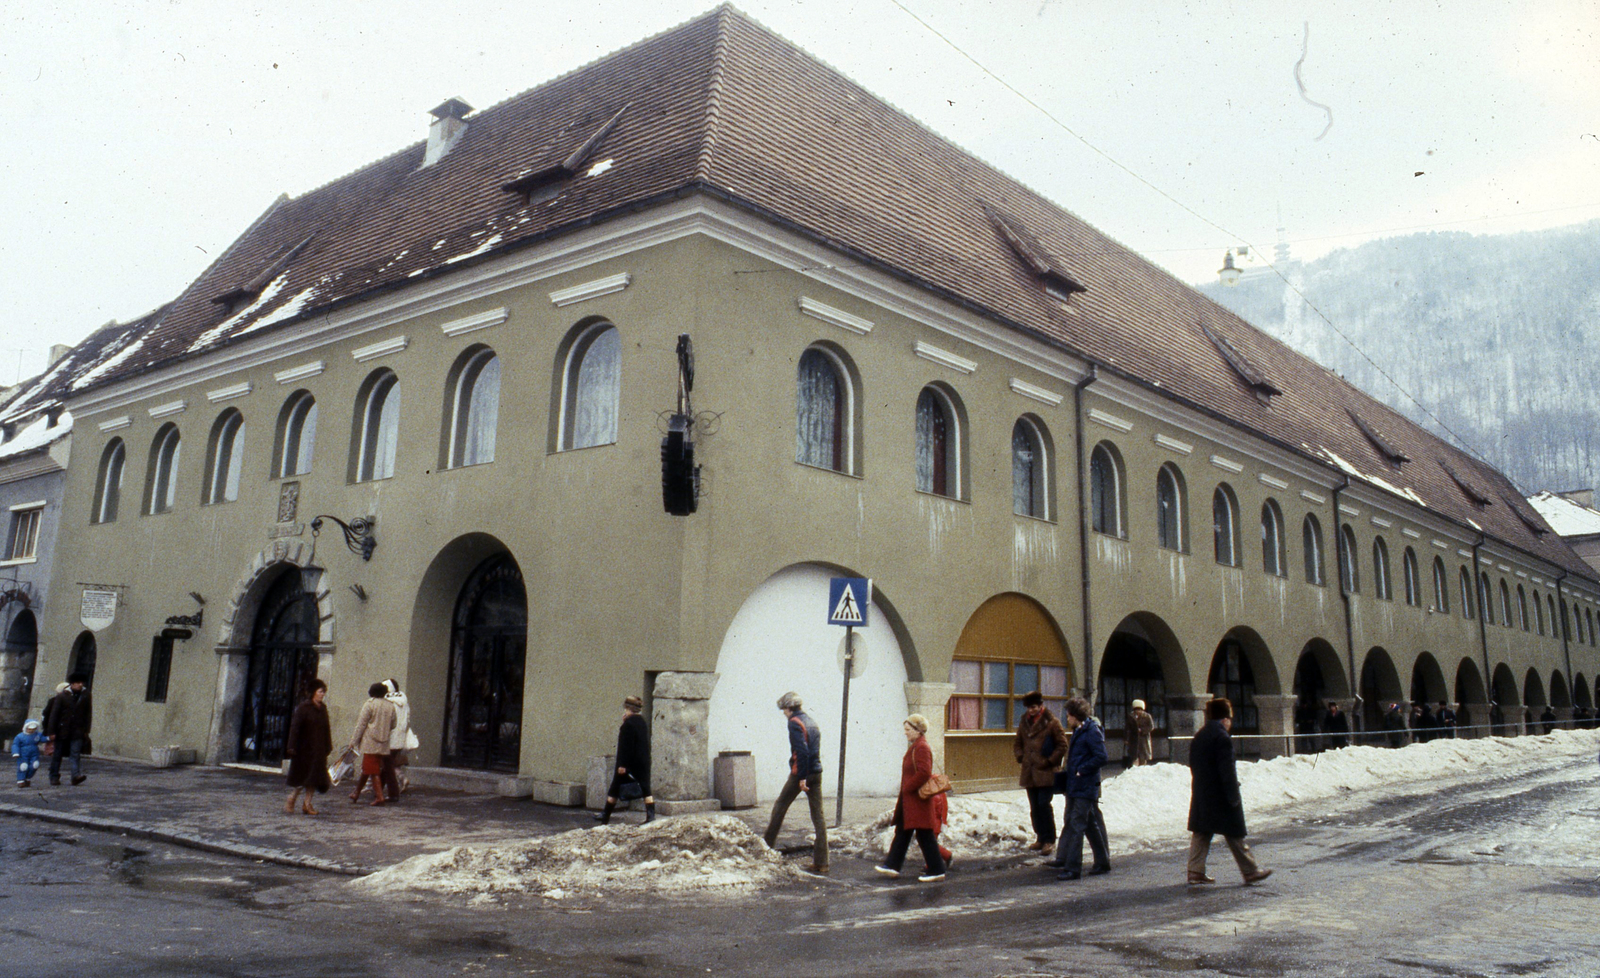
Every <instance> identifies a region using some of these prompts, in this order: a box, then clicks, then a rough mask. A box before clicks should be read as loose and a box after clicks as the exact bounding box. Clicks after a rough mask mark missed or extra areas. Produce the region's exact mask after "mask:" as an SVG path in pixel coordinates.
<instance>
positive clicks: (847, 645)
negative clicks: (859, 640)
mask: <svg viewBox="0 0 1600 978" xmlns="http://www.w3.org/2000/svg"><path fill="white" fill-rule="evenodd" d="M855 639H856V630H855V628H854V627H853V626H849V625H847V626H845V630H844V706H843V707H841V708H840V710H839V790H838V793H837V794H836V795H835V797H834V802H833V827H834V828H838V827H839V826H841V825H843V824H844V747H845V739H846V737H847V735H848V734H849V733H850V677H851V675H853V674H854V673H855V671H856V641H855ZM818 787H821V786H820V785H819V786H818Z"/></svg>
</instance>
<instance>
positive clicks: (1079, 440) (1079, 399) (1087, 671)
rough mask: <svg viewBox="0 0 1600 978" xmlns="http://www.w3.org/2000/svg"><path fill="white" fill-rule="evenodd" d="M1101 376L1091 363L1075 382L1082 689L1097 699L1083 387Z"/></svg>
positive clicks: (1085, 696)
mask: <svg viewBox="0 0 1600 978" xmlns="http://www.w3.org/2000/svg"><path fill="white" fill-rule="evenodd" d="M1099 379H1100V372H1099V370H1098V369H1097V368H1096V367H1095V365H1094V364H1093V363H1091V364H1089V375H1088V376H1087V377H1085V378H1083V379H1082V380H1080V381H1078V382H1077V383H1076V384H1073V385H1072V409H1073V410H1072V414H1073V416H1072V423H1073V445H1074V447H1075V449H1076V450H1077V453H1078V578H1079V580H1081V581H1082V582H1083V692H1084V697H1083V698H1084V699H1086V700H1088V701H1089V702H1091V703H1092V702H1094V627H1093V625H1092V624H1091V623H1090V618H1089V485H1088V479H1087V471H1086V470H1087V467H1088V465H1089V454H1088V453H1087V452H1085V451H1084V450H1083V390H1084V388H1086V387H1088V386H1089V385H1090V384H1092V383H1094V382H1095V381H1096V380H1099Z"/></svg>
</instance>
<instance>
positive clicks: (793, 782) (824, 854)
mask: <svg viewBox="0 0 1600 978" xmlns="http://www.w3.org/2000/svg"><path fill="white" fill-rule="evenodd" d="M802 705H803V704H802V703H801V702H800V694H799V693H795V692H788V693H784V694H783V695H782V696H780V697H778V709H779V710H782V711H783V715H784V718H785V722H786V724H787V725H788V728H789V779H788V780H787V781H785V782H784V783H783V790H782V791H779V792H778V800H777V801H775V802H773V803H772V818H771V819H769V820H768V821H767V832H766V835H765V836H764V837H763V838H765V839H766V840H767V845H768V846H776V845H777V842H778V832H779V831H780V830H782V828H783V818H784V816H785V815H787V814H789V806H790V805H791V804H793V803H794V800H795V798H797V797H799V795H800V793H801V792H804V793H805V795H806V801H807V803H808V804H809V805H810V806H811V827H812V829H813V830H814V831H815V832H816V834H817V837H816V841H815V842H813V843H812V848H811V867H810V869H811V872H813V873H826V872H827V871H828V823H827V820H826V819H824V818H823V816H822V731H821V730H820V729H818V728H817V723H816V721H815V720H813V719H811V718H810V717H809V716H806V714H805V712H804V710H803V709H802Z"/></svg>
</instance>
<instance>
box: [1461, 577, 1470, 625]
mask: <svg viewBox="0 0 1600 978" xmlns="http://www.w3.org/2000/svg"><path fill="white" fill-rule="evenodd" d="M1472 615H1473V611H1472V575H1471V574H1468V573H1467V569H1466V568H1465V567H1463V568H1461V617H1463V618H1466V619H1469V620H1470V619H1471V618H1472Z"/></svg>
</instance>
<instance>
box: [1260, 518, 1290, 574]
mask: <svg viewBox="0 0 1600 978" xmlns="http://www.w3.org/2000/svg"><path fill="white" fill-rule="evenodd" d="M1287 564H1288V555H1287V554H1286V553H1285V552H1284V542H1283V511H1282V510H1280V509H1279V508H1278V503H1277V501H1276V500H1272V499H1269V500H1267V501H1266V502H1264V503H1262V504H1261V569H1262V570H1263V571H1265V572H1267V573H1268V574H1271V575H1273V576H1274V577H1285V576H1287V575H1288V573H1289V571H1288V567H1287Z"/></svg>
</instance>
